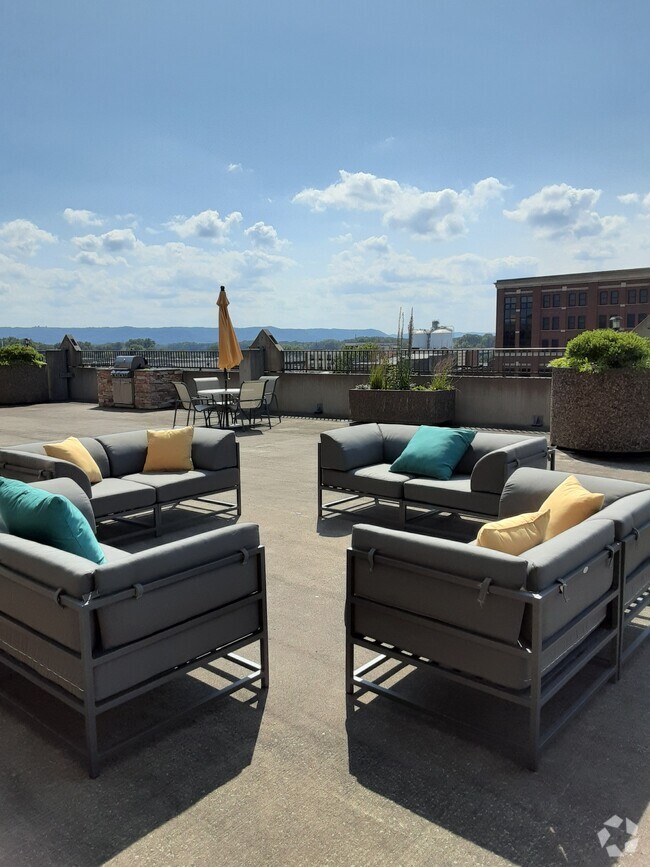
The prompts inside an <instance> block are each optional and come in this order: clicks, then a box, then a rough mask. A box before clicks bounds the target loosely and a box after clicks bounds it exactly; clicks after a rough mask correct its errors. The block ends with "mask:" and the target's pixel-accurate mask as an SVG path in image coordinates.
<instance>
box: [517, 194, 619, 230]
mask: <svg viewBox="0 0 650 867" xmlns="http://www.w3.org/2000/svg"><path fill="white" fill-rule="evenodd" d="M600 195H601V191H600V190H592V189H589V188H587V189H576V188H575V187H570V186H569V185H568V184H550V185H549V186H546V187H543V188H542V189H541V190H539V191H538V192H537V193H534V194H533V195H532V196H529V197H528V198H526V199H522V200H521V201H520V202H519V204H518V206H517V207H516V208H515V209H514V210H512V211H504V212H503V213H504V215H505V216H506V217H507V218H508V219H510V220H516V221H517V222H520V223H525V224H526V225H528V226H530V227H531V229H532V230H533V232H534V233H535V234H536V235H537V236H538V237H541V238H548V239H550V240H562V239H580V238H586V237H597V236H605V235H606V236H609V237H611V236H613V235H616V234H618V233H619V232H620V230H621V228H622V227H623V225H624V224H625V222H626V220H625V218H624V217H619V216H604V217H603V216H600V214H599V213H598V212H597V211H596V210H594V208H595V205H596V203H597V202H598V200H599V198H600Z"/></svg>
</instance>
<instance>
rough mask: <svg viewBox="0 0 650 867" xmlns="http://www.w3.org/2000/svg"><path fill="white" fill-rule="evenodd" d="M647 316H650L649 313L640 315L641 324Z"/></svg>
mask: <svg viewBox="0 0 650 867" xmlns="http://www.w3.org/2000/svg"><path fill="white" fill-rule="evenodd" d="M647 316H648V314H647V312H646V313H639V322H643V320H644V319H646V318H647Z"/></svg>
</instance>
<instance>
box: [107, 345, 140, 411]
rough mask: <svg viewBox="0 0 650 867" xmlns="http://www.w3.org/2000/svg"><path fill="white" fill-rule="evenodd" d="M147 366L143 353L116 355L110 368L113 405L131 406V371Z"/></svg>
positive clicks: (132, 397) (132, 399)
mask: <svg viewBox="0 0 650 867" xmlns="http://www.w3.org/2000/svg"><path fill="white" fill-rule="evenodd" d="M146 366H147V359H146V358H145V357H144V356H143V355H118V356H117V357H116V359H115V363H114V366H113V369H112V370H111V379H112V380H113V403H114V404H115V406H133V405H134V403H135V401H134V396H133V371H134V370H140V369H141V368H142V367H146Z"/></svg>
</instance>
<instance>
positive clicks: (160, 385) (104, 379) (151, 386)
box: [97, 368, 183, 409]
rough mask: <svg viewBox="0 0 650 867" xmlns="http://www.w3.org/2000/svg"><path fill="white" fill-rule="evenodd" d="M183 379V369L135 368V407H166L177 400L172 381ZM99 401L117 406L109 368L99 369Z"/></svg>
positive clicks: (102, 403)
mask: <svg viewBox="0 0 650 867" xmlns="http://www.w3.org/2000/svg"><path fill="white" fill-rule="evenodd" d="M182 379H183V372H182V371H181V370H175V369H167V368H151V369H146V370H135V371H134V375H133V393H134V408H135V409H165V407H169V406H172V405H173V403H174V401H175V400H176V391H175V389H174V386H173V385H172V382H174V381H176V382H180V381H181V380H182ZM97 402H98V403H99V405H100V406H115V403H114V401H113V378H112V376H111V371H110V370H109V369H108V368H99V369H98V370H97Z"/></svg>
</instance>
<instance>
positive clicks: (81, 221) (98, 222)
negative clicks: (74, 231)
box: [63, 208, 104, 226]
mask: <svg viewBox="0 0 650 867" xmlns="http://www.w3.org/2000/svg"><path fill="white" fill-rule="evenodd" d="M63 219H64V220H65V221H66V222H67V223H70V225H71V226H102V225H103V224H104V221H103V219H102V218H101V217H100V216H99V215H98V214H95V213H94V211H86V210H83V209H75V208H66V209H65V210H64V212H63Z"/></svg>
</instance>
